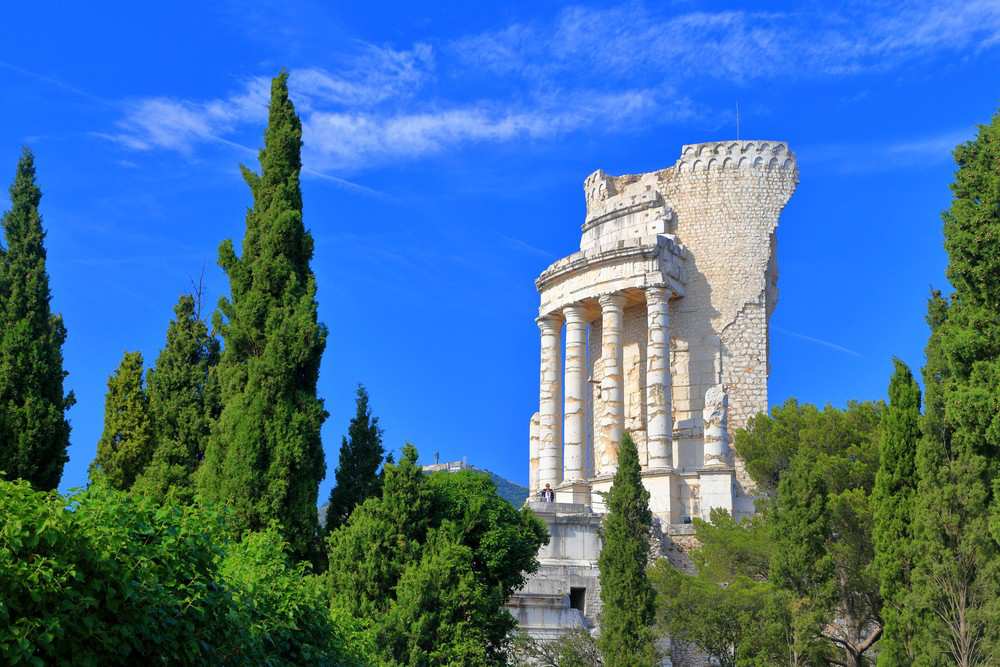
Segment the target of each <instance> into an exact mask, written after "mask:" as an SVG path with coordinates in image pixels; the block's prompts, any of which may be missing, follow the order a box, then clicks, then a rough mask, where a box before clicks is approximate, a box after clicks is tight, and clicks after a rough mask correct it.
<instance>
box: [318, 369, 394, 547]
mask: <svg viewBox="0 0 1000 667" xmlns="http://www.w3.org/2000/svg"><path fill="white" fill-rule="evenodd" d="M356 406H357V411H356V413H355V415H354V418H353V419H351V424H350V426H349V427H348V429H347V437H346V438H344V439H343V441H342V442H341V444H340V463H339V464H338V465H337V471H336V473H335V474H336V477H337V485H336V486H335V487H333V488H332V489H331V490H330V502H329V503H328V504H327V508H326V529H327V530H333V529H334V528H337V527H338V526H342V525H343V524H345V523H347V519H348V517H350V516H351V512H352V511H353V510H354V508H355V507H357V506H358V505H360V504H361V503H363V502H364V501H365V498H371V497H372V496H376V495H378V494H379V493H380V491H381V485H382V483H381V479H380V477H379V474H378V467H379V465H381V463H382V457H383V455H384V453H385V450H384V449H383V448H382V429H380V428H379V426H378V417H372V412H371V409H370V408H369V407H368V392H367V391H366V390H365V388H364V387H363V386H361V385H358V395H357V400H356Z"/></svg>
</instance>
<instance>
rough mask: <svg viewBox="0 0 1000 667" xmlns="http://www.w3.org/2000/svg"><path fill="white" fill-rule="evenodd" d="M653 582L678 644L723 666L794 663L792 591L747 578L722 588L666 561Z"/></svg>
mask: <svg viewBox="0 0 1000 667" xmlns="http://www.w3.org/2000/svg"><path fill="white" fill-rule="evenodd" d="M735 530H741V529H740V528H736V529H735ZM696 553H697V552H696ZM650 579H651V580H652V582H653V586H654V588H655V589H656V591H657V628H658V629H659V630H661V631H663V632H665V633H668V634H669V635H670V637H671V638H672V639H674V640H680V641H686V642H690V643H691V644H694V645H695V646H697V647H698V648H699V649H701V650H702V651H704V652H705V653H707V654H708V655H709V656H711V657H712V658H714V659H715V660H716V661H717V663H716V664H718V665H720V666H721V667H765V666H769V665H779V664H794V663H793V661H792V660H791V657H792V655H793V652H794V642H793V641H792V637H791V631H790V628H791V607H790V604H789V598H790V595H789V594H788V593H787V592H785V591H782V590H781V589H778V588H776V587H775V586H773V585H772V584H770V583H768V582H766V581H754V580H753V579H750V578H748V577H746V576H744V575H736V576H735V577H733V578H731V579H729V580H728V581H726V582H725V585H721V584H720V582H718V581H716V580H714V579H712V578H711V577H710V576H706V574H705V573H701V574H699V575H696V576H691V575H687V574H684V573H683V572H680V571H678V570H677V569H675V568H674V567H673V566H672V565H671V564H670V563H669V562H668V561H665V560H661V561H659V562H658V563H656V565H654V566H653V569H652V571H651V574H650Z"/></svg>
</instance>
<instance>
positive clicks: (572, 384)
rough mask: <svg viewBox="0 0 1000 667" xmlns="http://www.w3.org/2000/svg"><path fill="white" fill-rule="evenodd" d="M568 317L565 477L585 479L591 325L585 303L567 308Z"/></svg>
mask: <svg viewBox="0 0 1000 667" xmlns="http://www.w3.org/2000/svg"><path fill="white" fill-rule="evenodd" d="M563 316H564V317H565V318H566V389H565V392H566V402H565V404H564V408H563V419H564V420H565V421H564V427H563V440H564V442H565V455H566V459H565V463H564V473H563V481H567V482H569V481H575V480H578V479H583V448H584V446H585V445H586V442H587V427H586V423H585V418H586V408H587V394H586V392H587V329H589V328H590V327H589V325H588V323H587V319H586V316H585V313H584V309H583V306H582V305H580V304H574V305H572V306H566V307H565V308H563Z"/></svg>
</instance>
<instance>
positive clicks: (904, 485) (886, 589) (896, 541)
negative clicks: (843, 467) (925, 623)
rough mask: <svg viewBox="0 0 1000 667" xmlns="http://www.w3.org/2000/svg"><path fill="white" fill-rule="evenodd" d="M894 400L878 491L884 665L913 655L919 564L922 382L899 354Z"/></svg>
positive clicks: (885, 424)
mask: <svg viewBox="0 0 1000 667" xmlns="http://www.w3.org/2000/svg"><path fill="white" fill-rule="evenodd" d="M893 363H894V365H895V372H894V373H893V375H892V380H891V381H890V382H889V405H888V406H887V407H886V408H885V411H884V412H883V413H882V424H881V441H880V443H879V468H878V472H877V473H876V475H875V488H874V490H873V491H872V504H873V513H874V524H873V528H872V538H873V540H874V542H875V569H876V571H877V572H878V578H879V590H880V592H881V594H882V600H883V607H882V618H883V630H882V639H881V643H880V645H879V655H878V663H879V665H886V666H888V665H906V664H909V663H910V660H911V659H912V649H913V647H912V645H911V641H910V635H911V632H910V631H909V630H908V627H909V626H910V624H911V623H912V620H911V619H910V618H908V617H909V612H908V602H907V599H906V596H907V592H908V590H909V586H910V571H911V569H912V566H913V553H912V550H913V503H914V495H915V494H916V487H917V442H918V441H919V439H920V387H919V386H918V385H917V381H916V380H915V379H914V378H913V374H912V373H911V372H910V369H909V368H907V366H906V364H904V363H903V362H902V361H900V360H899V359H894V360H893Z"/></svg>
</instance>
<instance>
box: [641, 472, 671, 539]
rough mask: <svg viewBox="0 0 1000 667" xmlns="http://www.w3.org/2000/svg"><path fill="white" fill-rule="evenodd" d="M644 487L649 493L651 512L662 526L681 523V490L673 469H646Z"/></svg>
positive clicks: (643, 476)
mask: <svg viewBox="0 0 1000 667" xmlns="http://www.w3.org/2000/svg"><path fill="white" fill-rule="evenodd" d="M642 485H643V486H644V487H646V490H647V491H649V511H650V512H652V513H653V516H655V517H656V518H657V519H659V520H660V523H661V524H662V525H664V526H668V525H670V524H672V523H677V522H678V521H680V511H679V508H680V489H679V487H678V482H677V476H676V474H675V473H674V469H673V468H672V467H669V466H668V467H662V468H646V469H645V470H643V471H642Z"/></svg>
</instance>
